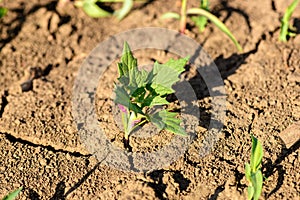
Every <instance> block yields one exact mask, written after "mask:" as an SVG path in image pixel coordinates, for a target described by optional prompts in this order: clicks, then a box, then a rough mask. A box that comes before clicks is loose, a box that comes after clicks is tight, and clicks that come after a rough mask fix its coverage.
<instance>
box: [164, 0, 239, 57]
mask: <svg viewBox="0 0 300 200" xmlns="http://www.w3.org/2000/svg"><path fill="white" fill-rule="evenodd" d="M188 16H191V19H192V21H194V23H195V25H196V26H197V27H198V28H199V31H200V32H203V31H204V29H205V26H206V24H207V20H210V21H211V22H212V23H214V24H215V25H216V26H217V27H218V28H219V29H220V30H221V31H222V32H223V33H225V34H226V35H227V36H228V37H229V38H230V39H231V41H232V42H233V43H234V45H235V46H236V48H237V49H238V50H239V51H242V50H243V49H242V47H241V45H240V44H239V43H238V41H237V40H236V38H235V37H234V36H233V34H232V33H231V32H230V30H229V29H228V28H227V27H226V25H225V24H224V23H223V22H222V21H220V20H219V19H218V18H217V17H216V16H215V15H213V14H212V13H211V12H210V11H209V2H208V0H200V6H199V7H198V8H190V9H187V0H182V1H181V12H180V14H179V13H176V12H167V13H165V14H164V15H163V16H162V17H161V18H162V19H167V18H173V19H177V20H180V32H181V33H185V30H186V23H187V17H188Z"/></svg>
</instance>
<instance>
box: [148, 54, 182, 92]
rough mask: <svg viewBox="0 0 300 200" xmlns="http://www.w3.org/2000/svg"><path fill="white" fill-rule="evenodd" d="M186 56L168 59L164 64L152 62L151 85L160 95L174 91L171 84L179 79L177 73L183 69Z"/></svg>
mask: <svg viewBox="0 0 300 200" xmlns="http://www.w3.org/2000/svg"><path fill="white" fill-rule="evenodd" d="M187 61H188V58H181V59H178V60H173V59H170V60H169V61H168V62H167V63H165V64H159V63H158V62H155V63H154V67H153V74H154V77H153V80H152V87H153V89H154V90H155V91H156V93H157V94H159V95H160V96H163V95H166V94H172V93H174V90H173V89H172V85H173V84H175V83H176V82H177V81H178V80H179V78H178V77H179V75H180V73H181V72H183V71H184V66H185V65H186V62H187Z"/></svg>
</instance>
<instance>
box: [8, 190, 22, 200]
mask: <svg viewBox="0 0 300 200" xmlns="http://www.w3.org/2000/svg"><path fill="white" fill-rule="evenodd" d="M22 189H23V187H20V188H19V189H16V190H15V191H13V192H11V193H10V194H8V195H7V196H5V197H4V198H3V200H14V199H15V198H16V197H17V196H18V194H19V193H20V192H21V190H22Z"/></svg>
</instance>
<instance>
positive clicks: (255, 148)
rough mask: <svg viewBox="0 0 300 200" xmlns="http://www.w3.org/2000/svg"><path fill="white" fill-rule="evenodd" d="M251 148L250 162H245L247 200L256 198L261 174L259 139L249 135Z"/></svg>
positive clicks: (260, 187) (260, 146) (261, 153)
mask: <svg viewBox="0 0 300 200" xmlns="http://www.w3.org/2000/svg"><path fill="white" fill-rule="evenodd" d="M251 139H252V150H251V159H250V164H249V163H246V164H245V176H246V179H247V181H248V183H249V185H248V200H252V199H253V200H258V198H259V197H260V194H261V191H262V185H263V175H262V172H261V162H262V158H263V148H262V145H261V143H260V141H259V140H258V139H257V138H255V137H254V136H253V135H251Z"/></svg>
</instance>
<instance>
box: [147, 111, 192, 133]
mask: <svg viewBox="0 0 300 200" xmlns="http://www.w3.org/2000/svg"><path fill="white" fill-rule="evenodd" d="M176 115H177V113H172V112H169V111H167V110H161V111H159V112H157V113H155V114H153V115H149V116H148V118H149V119H150V121H151V122H152V123H153V124H154V125H156V126H157V128H159V129H160V130H162V129H165V130H168V131H170V132H172V133H174V134H177V135H182V136H186V135H187V134H186V132H185V130H184V129H183V128H182V127H181V126H180V122H181V121H180V119H177V118H175V117H176Z"/></svg>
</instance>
